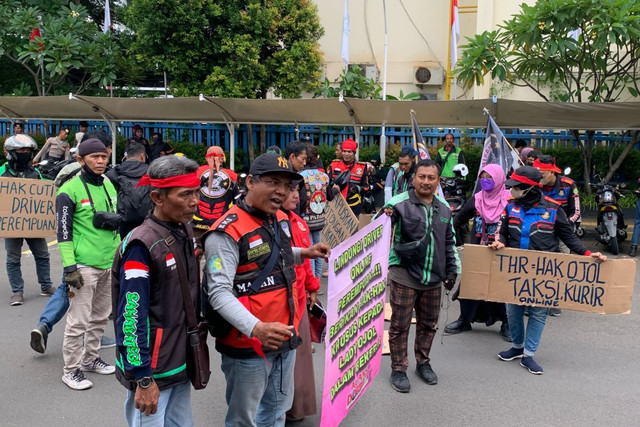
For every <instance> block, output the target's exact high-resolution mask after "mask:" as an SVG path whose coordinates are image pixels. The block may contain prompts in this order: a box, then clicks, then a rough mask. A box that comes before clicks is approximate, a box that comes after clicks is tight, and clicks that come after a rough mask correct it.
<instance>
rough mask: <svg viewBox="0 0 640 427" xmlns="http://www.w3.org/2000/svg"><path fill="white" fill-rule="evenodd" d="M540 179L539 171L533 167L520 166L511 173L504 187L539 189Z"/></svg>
mask: <svg viewBox="0 0 640 427" xmlns="http://www.w3.org/2000/svg"><path fill="white" fill-rule="evenodd" d="M541 178H542V175H541V174H540V171H539V170H538V169H536V168H534V167H533V166H520V167H519V168H518V169H517V170H515V171H513V173H512V174H511V176H510V177H509V179H508V180H506V181H505V183H504V185H507V186H509V187H515V186H516V185H529V186H534V187H540V179H541Z"/></svg>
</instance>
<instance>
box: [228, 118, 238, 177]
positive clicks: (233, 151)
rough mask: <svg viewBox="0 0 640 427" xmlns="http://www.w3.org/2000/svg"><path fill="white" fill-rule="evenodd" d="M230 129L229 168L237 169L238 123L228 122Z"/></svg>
mask: <svg viewBox="0 0 640 427" xmlns="http://www.w3.org/2000/svg"><path fill="white" fill-rule="evenodd" d="M227 129H229V157H231V158H230V159H229V169H231V170H232V171H233V170H236V125H235V124H234V123H229V124H227Z"/></svg>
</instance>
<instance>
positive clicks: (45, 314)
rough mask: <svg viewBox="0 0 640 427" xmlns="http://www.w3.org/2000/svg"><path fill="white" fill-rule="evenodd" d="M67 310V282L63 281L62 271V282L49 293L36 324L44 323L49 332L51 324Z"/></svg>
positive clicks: (51, 327)
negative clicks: (51, 293)
mask: <svg viewBox="0 0 640 427" xmlns="http://www.w3.org/2000/svg"><path fill="white" fill-rule="evenodd" d="M67 310H69V294H68V293H67V284H66V283H65V282H64V273H62V283H61V284H60V286H58V289H56V291H55V292H54V294H53V295H51V298H49V301H47V305H45V306H44V309H43V310H42V314H40V321H39V322H38V324H41V325H44V326H45V327H46V328H47V331H49V333H51V331H52V330H53V325H55V324H56V323H58V322H59V321H60V319H62V318H63V317H64V315H65V314H66V312H67Z"/></svg>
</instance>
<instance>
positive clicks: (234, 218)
mask: <svg viewBox="0 0 640 427" xmlns="http://www.w3.org/2000/svg"><path fill="white" fill-rule="evenodd" d="M237 220H238V215H236V214H229V215H227V217H226V218H225V219H223V220H222V221H221V222H220V224H218V227H217V228H216V229H217V230H220V231H224V229H225V228H227V226H228V225H229V224H231V223H232V222H234V221H237Z"/></svg>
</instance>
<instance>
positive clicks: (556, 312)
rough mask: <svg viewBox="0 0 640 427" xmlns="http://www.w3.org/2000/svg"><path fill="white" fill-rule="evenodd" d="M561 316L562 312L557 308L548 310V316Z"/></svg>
mask: <svg viewBox="0 0 640 427" xmlns="http://www.w3.org/2000/svg"><path fill="white" fill-rule="evenodd" d="M561 314H562V310H560V309H559V308H550V309H549V316H553V317H560V315H561Z"/></svg>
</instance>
